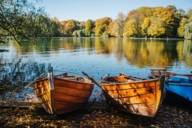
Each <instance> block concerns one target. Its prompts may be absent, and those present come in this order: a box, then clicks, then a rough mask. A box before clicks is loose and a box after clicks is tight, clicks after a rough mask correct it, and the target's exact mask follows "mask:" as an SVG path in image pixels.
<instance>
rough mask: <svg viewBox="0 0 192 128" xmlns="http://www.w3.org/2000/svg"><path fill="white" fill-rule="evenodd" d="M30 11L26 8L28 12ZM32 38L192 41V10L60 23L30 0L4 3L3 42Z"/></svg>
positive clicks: (0, 16) (152, 10)
mask: <svg viewBox="0 0 192 128" xmlns="http://www.w3.org/2000/svg"><path fill="white" fill-rule="evenodd" d="M26 8H27V9H26ZM4 36H11V37H13V38H14V39H16V40H17V39H18V38H30V37H53V36H54V37H69V36H74V37H126V38H129V37H134V38H135V37H136V38H139V37H142V38H186V39H192V9H191V10H189V11H188V12H185V11H184V10H181V9H177V8H176V7H174V6H171V5H170V6H167V7H140V8H138V9H135V10H132V11H130V12H129V13H128V15H127V16H125V15H124V14H123V13H119V14H118V16H117V18H116V19H111V18H110V17H103V18H99V19H97V20H95V21H93V20H90V19H89V20H87V21H76V20H73V19H71V20H65V21H59V20H58V19H57V18H50V17H49V16H48V15H47V14H46V13H44V12H43V11H41V10H39V9H35V8H34V7H33V5H32V4H31V3H29V2H28V1H27V0H1V2H0V41H2V38H3V37H4Z"/></svg>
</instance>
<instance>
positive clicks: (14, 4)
mask: <svg viewBox="0 0 192 128" xmlns="http://www.w3.org/2000/svg"><path fill="white" fill-rule="evenodd" d="M41 11H42V10H40V9H35V7H34V6H33V4H32V2H31V1H30V2H28V0H1V1H0V31H1V32H0V34H1V35H0V40H1V39H2V37H4V36H11V37H13V38H14V39H15V40H17V42H19V41H18V39H19V38H29V37H31V36H32V35H31V33H30V32H28V30H29V29H30V30H31V31H35V30H34V29H35V28H34V27H33V26H34V23H35V15H36V14H37V13H41Z"/></svg>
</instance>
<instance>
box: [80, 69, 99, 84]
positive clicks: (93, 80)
mask: <svg viewBox="0 0 192 128" xmlns="http://www.w3.org/2000/svg"><path fill="white" fill-rule="evenodd" d="M82 74H83V75H85V76H86V77H87V78H88V79H90V80H91V81H92V82H93V83H95V84H96V85H97V86H98V87H100V88H101V85H100V84H99V83H98V82H97V81H96V80H95V79H94V78H92V77H91V76H89V75H88V74H87V73H85V72H82Z"/></svg>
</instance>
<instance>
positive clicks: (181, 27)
mask: <svg viewBox="0 0 192 128" xmlns="http://www.w3.org/2000/svg"><path fill="white" fill-rule="evenodd" d="M186 24H187V19H186V18H182V19H181V21H180V23H179V27H178V28H177V35H178V37H184V33H185V25H186Z"/></svg>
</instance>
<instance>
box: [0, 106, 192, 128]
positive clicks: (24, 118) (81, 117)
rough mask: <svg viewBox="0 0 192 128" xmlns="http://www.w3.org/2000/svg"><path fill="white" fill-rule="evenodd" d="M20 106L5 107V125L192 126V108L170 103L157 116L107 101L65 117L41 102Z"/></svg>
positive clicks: (0, 113)
mask: <svg viewBox="0 0 192 128" xmlns="http://www.w3.org/2000/svg"><path fill="white" fill-rule="evenodd" d="M2 106H3V105H2ZM16 106H19V105H16ZM16 106H13V107H12V108H9V107H1V109H0V126H1V127H62V126H64V127H71V128H76V127H77V128H79V127H81V128H90V127H98V128H106V127H114V128H122V127H123V128H124V127H125V128H127V127H131V128H132V127H133V128H137V127H138V128H149V127H150V128H180V127H182V128H191V126H192V110H191V109H190V108H188V107H185V108H184V107H183V108H181V107H178V106H174V105H170V104H167V103H164V104H163V105H162V106H161V108H160V110H159V112H158V114H157V116H156V117H155V118H153V119H151V118H144V117H139V116H135V115H131V114H126V113H123V112H120V111H118V110H117V109H116V108H113V107H110V106H108V105H107V104H103V103H94V104H89V105H87V106H86V107H85V108H84V109H82V110H79V111H76V112H73V113H69V114H65V115H61V116H56V115H48V114H47V113H46V112H45V111H44V110H43V108H41V107H40V106H39V104H38V105H30V107H27V106H26V105H24V106H25V107H21V108H19V107H16ZM20 106H21V105H20Z"/></svg>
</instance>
